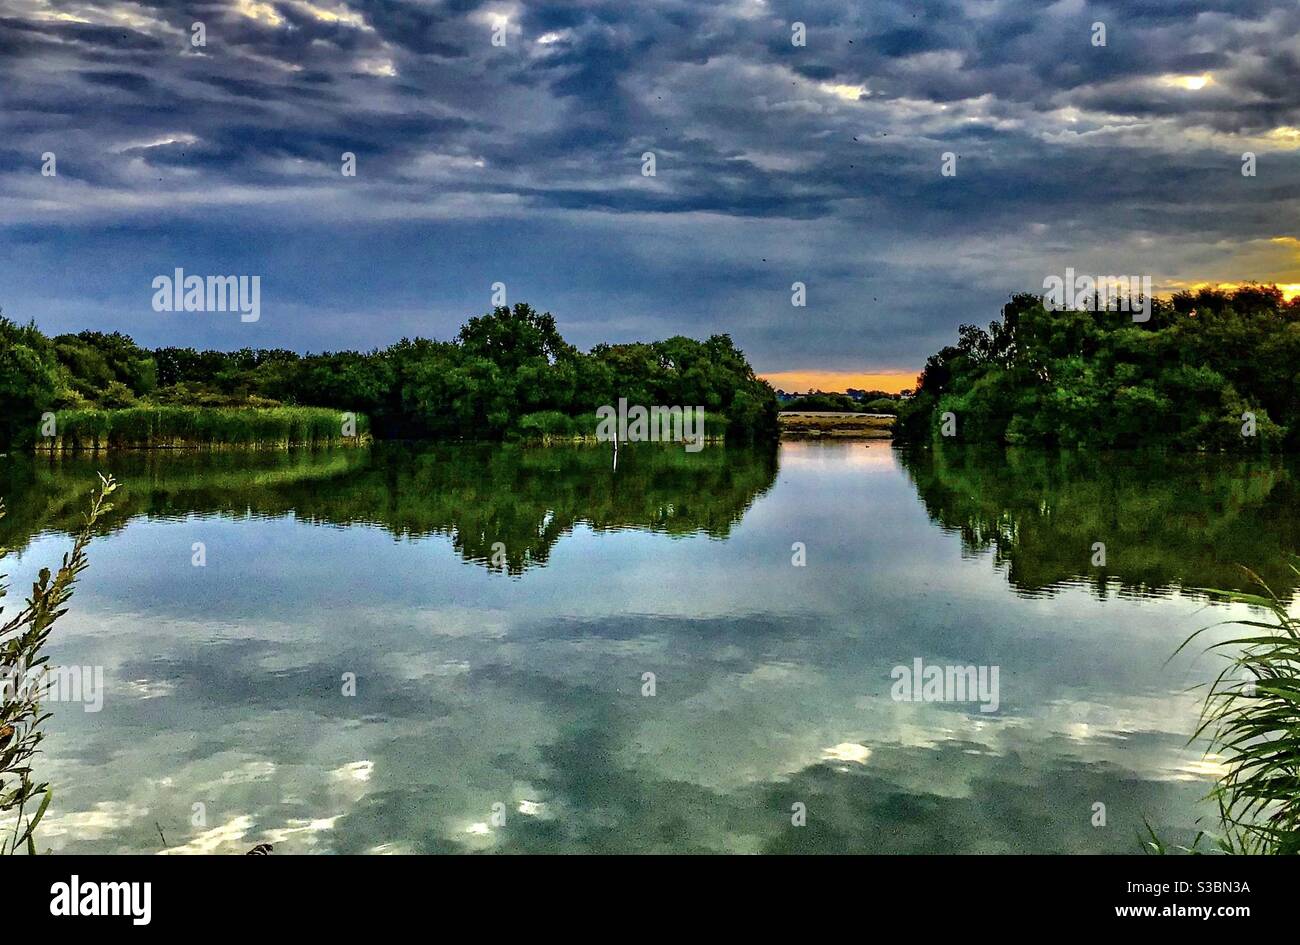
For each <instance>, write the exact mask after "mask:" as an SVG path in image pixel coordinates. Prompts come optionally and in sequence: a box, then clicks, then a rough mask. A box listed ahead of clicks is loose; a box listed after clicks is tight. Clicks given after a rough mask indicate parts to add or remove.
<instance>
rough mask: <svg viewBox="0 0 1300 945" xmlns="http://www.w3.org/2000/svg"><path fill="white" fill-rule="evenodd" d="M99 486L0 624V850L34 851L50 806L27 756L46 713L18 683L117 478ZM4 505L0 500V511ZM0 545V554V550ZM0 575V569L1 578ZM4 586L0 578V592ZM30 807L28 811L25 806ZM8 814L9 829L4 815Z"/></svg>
mask: <svg viewBox="0 0 1300 945" xmlns="http://www.w3.org/2000/svg"><path fill="white" fill-rule="evenodd" d="M99 478H100V488H99V491H98V492H97V493H96V494H95V497H94V499H93V500H92V502H91V506H90V512H89V513H87V515H86V517H85V519H84V521H83V525H82V529H81V531H80V533H79V534H78V535H77V537H76V539H75V540H74V541H73V544H72V551H71V552H69V553H68V554H65V555H64V556H63V564H62V565H61V566H60V567H59V570H58V571H57V572H56V573H55V574H54V575H53V577H51V575H50V569H49V568H42V569H41V571H40V574H39V575H38V576H37V579H36V581H35V582H33V584H32V593H31V596H30V597H29V598H27V601H26V603H25V604H24V605H23V608H22V609H21V610H20V611H19V612H18V613H17V614H16V615H15V616H14V617H12V618H11V619H9V620H7V621H5V622H4V623H3V624H0V682H5V683H7V686H6V687H5V688H4V689H3V690H2V692H0V694H2V696H3V697H2V698H0V825H2V826H3V827H4V829H3V830H2V831H0V855H3V854H9V853H16V852H18V851H19V850H21V849H24V848H25V849H26V850H27V852H28V853H35V852H36V842H35V840H34V839H33V832H34V831H35V829H36V825H37V824H39V823H40V821H41V818H42V817H43V816H45V811H46V810H47V809H48V807H49V806H50V796H51V795H50V786H49V784H47V783H45V782H40V781H36V780H35V779H34V778H33V777H32V766H31V763H32V759H33V758H34V757H35V755H36V753H37V749H38V748H39V746H40V744H41V741H42V740H43V739H44V737H45V734H44V732H43V731H42V730H41V725H42V723H43V722H44V721H45V720H46V719H48V718H49V713H48V712H45V713H43V712H42V710H41V703H40V696H41V692H40V687H39V686H27V685H23V684H22V683H23V681H24V680H29V681H30V680H34V679H36V678H38V677H39V675H40V674H41V672H42V671H43V667H44V666H45V663H46V661H47V660H48V659H49V657H48V656H46V655H45V654H44V648H45V642H46V640H47V639H48V638H49V635H50V630H51V629H52V627H53V625H54V622H55V621H56V620H58V619H59V617H61V616H63V615H64V614H65V613H66V612H67V606H66V605H67V603H68V601H69V599H71V597H72V586H73V584H75V583H76V581H77V576H78V575H79V574H81V572H82V571H84V570H85V569H86V566H87V564H88V561H87V559H86V546H87V545H88V544H90V538H91V535H92V534H93V533H94V527H95V523H96V522H97V521H98V520H99V518H100V517H101V516H102V515H104V514H105V513H107V512H108V511H109V509H111V508H112V506H111V505H109V504H108V502H107V501H106V500H107V499H108V497H109V496H110V495H112V493H113V490H114V489H116V488H117V483H116V482H114V481H113V479H112V478H111V477H109V478H105V477H104V476H102V475H101V476H100V477H99ZM3 515H4V506H3V504H2V503H0V516H3ZM5 554H6V552H5V549H3V548H0V558H3V557H4V556H5ZM3 578H4V575H0V581H3ZM6 591H7V587H6V586H5V585H4V584H3V583H0V598H2V597H4V596H5V593H6ZM31 807H35V812H34V813H33V814H31V815H30V816H28V815H27V810H28V809H29V808H31ZM11 818H12V819H13V829H12V832H10V831H9V829H8V823H7V821H8V820H9V819H11Z"/></svg>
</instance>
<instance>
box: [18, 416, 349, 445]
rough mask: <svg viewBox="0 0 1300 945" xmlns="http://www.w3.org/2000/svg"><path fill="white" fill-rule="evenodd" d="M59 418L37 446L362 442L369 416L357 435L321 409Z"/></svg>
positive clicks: (341, 417) (327, 443)
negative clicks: (53, 431) (50, 434)
mask: <svg viewBox="0 0 1300 945" xmlns="http://www.w3.org/2000/svg"><path fill="white" fill-rule="evenodd" d="M55 417H56V429H57V430H58V436H56V437H51V438H46V439H41V440H39V441H38V444H37V445H38V448H42V449H53V450H68V449H90V450H95V449H152V448H159V447H207V448H217V447H223V446H241V447H263V448H264V447H289V446H325V445H330V444H348V443H353V442H360V441H364V440H365V439H366V438H367V435H368V432H369V422H368V420H367V419H366V417H365V415H364V414H359V415H357V418H356V432H357V437H356V438H355V439H353V438H348V437H344V436H343V435H342V429H343V415H342V414H341V413H340V412H339V411H337V410H327V409H325V408H323V407H273V408H269V409H259V408H253V407H174V406H171V407H129V408H126V409H123V410H101V409H98V408H80V409H74V410H61V411H58V412H57V413H56V414H55Z"/></svg>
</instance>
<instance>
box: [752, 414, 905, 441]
mask: <svg viewBox="0 0 1300 945" xmlns="http://www.w3.org/2000/svg"><path fill="white" fill-rule="evenodd" d="M777 420H778V422H779V423H780V424H781V436H782V437H786V438H805V437H844V438H851V439H860V440H887V439H889V438H890V434H891V431H892V430H893V427H894V418H893V417H882V416H879V415H875V414H867V413H829V412H823V411H810V412H801V411H782V412H781V413H780V414H778V415H777Z"/></svg>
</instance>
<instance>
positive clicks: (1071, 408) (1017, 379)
mask: <svg viewBox="0 0 1300 945" xmlns="http://www.w3.org/2000/svg"><path fill="white" fill-rule="evenodd" d="M958 339H959V340H958V343H957V344H956V345H955V346H950V347H946V348H944V349H942V350H941V351H939V352H938V353H937V354H934V355H932V356H931V357H930V358H929V360H927V361H926V364H925V370H924V371H923V372H922V373H921V377H920V384H919V386H918V390H917V394H916V396H915V397H913V398H912V399H910V400H908V401H904V402H903V403H902V404H900V409H899V419H898V422H897V425H896V427H895V436H896V438H898V439H900V440H902V441H905V442H927V441H930V440H932V439H934V438H938V437H943V436H950V437H952V439H954V440H957V441H966V442H981V443H1007V444H1022V443H1023V444H1034V445H1043V446H1063V447H1085V448H1117V447H1118V448H1130V447H1148V446H1157V447H1169V448H1173V449H1187V450H1243V449H1247V450H1249V449H1261V448H1283V449H1290V450H1294V449H1298V448H1300V301H1298V300H1296V299H1292V300H1291V301H1289V302H1288V301H1285V300H1284V299H1283V297H1282V293H1281V291H1280V290H1279V289H1278V288H1277V287H1275V286H1258V285H1250V286H1245V287H1242V288H1238V289H1236V290H1234V291H1231V292H1227V291H1222V290H1217V289H1202V290H1199V291H1197V292H1195V293H1191V292H1181V293H1178V294H1176V295H1174V296H1173V297H1172V298H1169V299H1154V300H1153V303H1152V310H1151V316H1150V319H1149V320H1148V321H1146V322H1134V321H1133V318H1132V315H1130V314H1128V313H1125V312H1107V311H1069V310H1062V311H1055V310H1052V309H1049V308H1047V307H1046V306H1045V305H1044V304H1043V301H1042V299H1040V298H1039V297H1037V296H1033V295H1017V296H1014V297H1013V298H1012V299H1011V301H1010V302H1009V303H1008V304H1007V305H1006V306H1004V307H1003V309H1002V318H1001V320H1000V321H995V322H993V323H992V324H990V325H989V327H988V329H987V330H985V329H981V328H978V327H976V326H973V325H962V326H961V327H960V328H959V329H958ZM948 414H951V416H946V415H948ZM945 427H946V429H945Z"/></svg>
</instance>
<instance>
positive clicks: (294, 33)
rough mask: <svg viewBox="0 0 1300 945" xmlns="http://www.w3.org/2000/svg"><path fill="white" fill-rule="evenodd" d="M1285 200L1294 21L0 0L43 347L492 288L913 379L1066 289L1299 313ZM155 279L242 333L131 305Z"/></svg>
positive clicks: (709, 6)
mask: <svg viewBox="0 0 1300 945" xmlns="http://www.w3.org/2000/svg"><path fill="white" fill-rule="evenodd" d="M196 22H201V23H202V24H203V31H204V33H205V37H204V38H205V39H206V45H202V46H196V45H194V41H193V40H194V32H193V24H194V23H196ZM796 23H802V24H804V25H805V28H806V45H803V46H798V45H795V43H794V42H792V38H793V36H794V27H793V24H796ZM1097 23H1101V24H1104V26H1105V45H1104V46H1101V45H1095V44H1094V36H1095V35H1097V31H1096V29H1095V28H1094V24H1097ZM494 36H495V37H496V38H497V43H496V44H494V42H493V40H494ZM502 43H503V44H502ZM1247 151H1249V152H1253V153H1254V154H1255V155H1256V174H1255V176H1253V177H1247V176H1243V174H1242V155H1243V153H1244V152H1247ZM344 152H352V153H353V154H355V155H356V176H355V177H346V176H344V175H343V174H342V173H341V166H342V161H341V155H342V154H343V153H344ZM646 152H652V153H653V154H654V155H655V165H656V166H655V171H656V173H655V175H654V176H653V177H648V176H645V175H644V174H643V173H642V169H643V160H642V155H643V154H645V153H646ZM945 152H952V153H953V154H955V155H956V156H957V158H956V174H955V176H944V175H943V174H942V173H941V170H942V164H943V154H944V153H945ZM47 153H53V154H54V155H55V166H56V170H57V174H56V175H55V176H46V175H43V174H42V166H43V164H46V165H48V161H45V160H44V158H43V155H45V154H47ZM1297 185H1300V4H1297V3H1296V2H1295V0H1128V2H1122V0H1112V2H1099V3H1087V2H1084V0H1061V2H1057V3H1051V4H1048V3H1035V2H1032V0H940V2H920V0H914V2H902V0H898V2H893V0H816V2H813V0H795V2H790V0H729V2H718V3H711V2H688V0H637V2H626V0H608V2H600V0H591V2H584V0H575V2H551V3H529V2H489V3H479V2H474V0H346V2H344V0H191V2H188V3H182V2H173V0H141V2H127V0H0V306H3V308H4V310H5V313H6V314H7V315H9V316H11V317H14V318H18V319H21V320H26V319H28V318H34V319H35V320H36V322H37V323H38V324H39V325H40V326H41V327H43V328H44V329H46V330H48V331H51V332H58V331H77V330H81V329H83V328H96V329H101V330H122V331H126V332H129V333H130V334H132V335H133V336H135V337H136V339H137V340H138V341H140V342H141V343H144V344H148V345H162V344H185V345H196V346H205V345H206V346H214V347H223V348H233V347H244V346H272V345H273V346H284V347H291V348H296V349H299V350H321V349H340V348H368V347H371V346H375V345H385V344H388V343H390V342H392V341H394V340H396V339H398V338H400V337H401V336H403V335H415V334H423V335H426V336H433V337H439V338H447V337H450V336H451V335H452V334H453V333H454V332H455V330H456V329H457V327H458V326H459V325H460V324H461V322H463V321H464V319H465V317H466V316H468V315H470V314H473V313H477V312H481V311H484V310H486V309H487V308H488V307H489V306H490V296H491V291H492V289H491V286H492V284H493V283H494V282H502V283H505V285H506V292H507V297H508V300H509V301H510V302H515V301H528V302H531V303H533V304H534V305H535V306H537V307H538V308H543V309H548V310H550V311H551V312H553V313H554V314H555V315H556V317H557V319H558V320H559V324H560V327H561V330H562V331H563V333H564V335H565V336H566V337H567V338H568V339H569V340H570V341H572V342H573V343H575V344H578V345H579V346H581V347H584V348H585V347H589V346H590V345H592V344H595V343H597V342H600V341H631V340H650V339H655V338H661V337H666V336H669V335H673V334H687V335H693V336H699V337H703V336H705V335H708V334H711V333H714V332H719V331H726V332H730V333H731V334H732V336H733V337H734V338H735V339H736V342H737V344H738V345H739V346H740V347H742V348H743V349H744V350H745V351H746V352H747V353H748V354H749V355H750V358H751V361H752V362H753V363H754V365H755V366H756V368H758V369H759V370H760V371H762V372H809V371H822V372H854V373H855V374H861V373H863V372H886V373H888V372H900V373H901V374H903V375H904V376H905V377H907V378H908V379H910V376H911V375H912V374H913V373H914V372H915V370H916V369H917V368H919V366H920V365H921V364H922V363H923V361H924V359H925V357H926V355H928V354H929V353H930V352H932V351H934V350H935V349H936V348H938V347H939V346H941V345H943V344H945V343H948V342H949V341H950V340H951V339H952V337H953V334H954V331H955V328H956V326H957V325H958V324H959V323H960V322H964V321H975V322H987V321H989V320H990V319H991V318H992V317H993V316H994V315H995V314H996V312H997V309H998V306H999V305H1000V304H1001V302H1002V301H1004V300H1005V299H1006V297H1007V296H1008V294H1010V293H1012V292H1015V291H1023V290H1030V291H1041V287H1042V281H1043V279H1044V277H1045V276H1046V275H1049V274H1052V273H1061V272H1063V271H1064V269H1065V268H1066V267H1067V266H1070V267H1073V268H1075V269H1076V270H1077V271H1080V272H1091V273H1096V274H1112V273H1115V274H1121V273H1122V274H1144V275H1150V276H1151V277H1152V279H1153V281H1154V283H1155V285H1156V286H1157V288H1160V289H1164V290H1166V291H1168V290H1171V289H1173V288H1177V287H1179V286H1182V285H1190V284H1195V283H1200V282H1205V281H1234V282H1236V281H1244V280H1250V279H1255V280H1263V281H1276V282H1279V283H1283V284H1287V285H1289V286H1293V287H1294V288H1295V289H1296V290H1300V227H1298V221H1300V214H1298V213H1297V209H1298V207H1297V204H1298V203H1300V200H1298V199H1297V194H1300V188H1298V186H1297ZM177 267H180V268H183V269H184V270H185V271H186V272H187V273H192V274H200V275H216V274H230V275H259V276H260V277H261V281H262V316H261V319H260V320H259V321H258V322H256V323H252V324H246V323H242V322H241V321H240V320H239V318H238V316H237V315H228V314H225V315H223V314H215V313H189V314H185V313H179V314H178V313H157V312H154V311H153V309H152V306H151V299H152V296H153V290H152V288H151V283H152V280H153V279H154V277H155V276H157V275H160V274H164V273H171V272H172V271H173V270H174V269H175V268H177ZM795 281H800V282H803V283H805V284H806V285H807V306H806V307H804V308H796V307H793V306H792V305H791V284H792V283H793V282H795ZM834 376H835V375H834V374H833V373H832V378H833V377H834ZM787 386H793V385H787ZM821 386H828V387H829V386H834V385H833V383H831V382H826V383H824V384H822V385H821ZM841 386H842V385H841Z"/></svg>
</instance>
